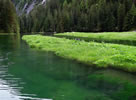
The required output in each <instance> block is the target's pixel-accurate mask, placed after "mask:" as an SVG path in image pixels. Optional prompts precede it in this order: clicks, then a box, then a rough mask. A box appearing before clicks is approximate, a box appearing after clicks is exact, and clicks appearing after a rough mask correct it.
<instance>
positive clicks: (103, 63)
mask: <svg viewBox="0 0 136 100" xmlns="http://www.w3.org/2000/svg"><path fill="white" fill-rule="evenodd" d="M109 35H110V34H109ZM22 39H23V40H25V41H26V42H27V43H28V44H29V45H30V47H32V48H37V49H40V50H43V51H51V52H54V53H55V54H56V55H58V56H61V57H64V58H68V59H72V60H76V61H79V62H82V63H84V64H87V65H90V66H93V67H97V68H115V69H121V70H124V71H127V72H136V52H135V51H136V47H134V46H127V45H121V44H110V43H96V42H85V41H77V40H69V39H65V38H57V37H49V36H41V35H24V36H23V37H22Z"/></svg>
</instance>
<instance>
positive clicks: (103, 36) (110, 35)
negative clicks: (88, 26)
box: [54, 32, 136, 45]
mask: <svg viewBox="0 0 136 100" xmlns="http://www.w3.org/2000/svg"><path fill="white" fill-rule="evenodd" d="M54 36H56V37H65V38H69V39H79V40H85V41H95V42H107V43H116V44H126V45H136V32H103V33H83V32H67V33H59V34H55V35H54Z"/></svg>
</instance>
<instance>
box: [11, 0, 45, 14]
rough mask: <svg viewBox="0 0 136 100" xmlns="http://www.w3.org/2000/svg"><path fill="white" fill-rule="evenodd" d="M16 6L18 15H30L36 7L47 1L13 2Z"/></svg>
mask: <svg viewBox="0 0 136 100" xmlns="http://www.w3.org/2000/svg"><path fill="white" fill-rule="evenodd" d="M12 1H13V3H14V4H15V7H16V10H17V13H18V14H19V15H22V14H23V13H25V14H29V13H30V12H31V11H32V10H33V9H34V8H35V7H36V6H38V5H43V4H45V2H46V0H12Z"/></svg>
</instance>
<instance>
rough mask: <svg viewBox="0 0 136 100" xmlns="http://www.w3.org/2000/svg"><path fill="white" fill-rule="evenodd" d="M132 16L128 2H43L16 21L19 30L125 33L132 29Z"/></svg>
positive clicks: (96, 0) (129, 2)
mask: <svg viewBox="0 0 136 100" xmlns="http://www.w3.org/2000/svg"><path fill="white" fill-rule="evenodd" d="M135 13H136V11H135V4H134V3H133V2H132V0H123V1H122V0H78V1H77V0H47V2H46V4H45V5H40V6H38V7H35V9H34V10H33V11H32V12H31V13H30V14H29V15H27V16H25V19H24V18H21V19H20V20H21V21H20V22H21V24H22V23H24V22H27V23H26V25H24V24H22V25H23V26H21V31H22V32H23V31H24V30H23V29H24V28H25V29H26V31H27V32H36V31H37V32H39V31H42V32H67V31H85V32H90V31H127V30H130V29H131V28H134V29H135V28H136V27H135V26H136V24H135V23H136V21H135V18H134V16H135ZM32 22H33V25H31V26H30V27H29V25H30V24H31V23H32ZM22 27H23V28H22ZM28 27H29V28H28Z"/></svg>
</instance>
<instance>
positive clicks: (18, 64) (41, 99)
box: [0, 36, 136, 100]
mask: <svg viewBox="0 0 136 100" xmlns="http://www.w3.org/2000/svg"><path fill="white" fill-rule="evenodd" d="M135 98H136V76H135V75H132V74H129V73H126V72H121V71H116V70H113V69H95V68H93V67H91V66H86V65H84V64H81V63H78V62H76V61H71V60H67V59H63V58H61V57H58V56H56V55H54V54H53V53H52V52H44V51H39V50H36V49H32V48H29V46H28V45H27V44H26V43H25V42H24V41H21V40H20V38H19V37H16V36H0V100H135Z"/></svg>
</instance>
